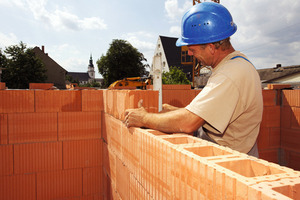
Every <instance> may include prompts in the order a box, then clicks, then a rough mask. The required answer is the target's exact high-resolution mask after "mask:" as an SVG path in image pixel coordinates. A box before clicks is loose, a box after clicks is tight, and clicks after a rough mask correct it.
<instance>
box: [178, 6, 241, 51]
mask: <svg viewBox="0 0 300 200" xmlns="http://www.w3.org/2000/svg"><path fill="white" fill-rule="evenodd" d="M236 30H237V26H236V24H235V23H233V20H232V16H231V14H230V13H229V11H228V10H227V9H226V8H225V7H224V6H222V5H221V4H218V3H215V2H203V3H199V4H196V5H195V6H193V7H192V8H191V9H190V10H188V11H187V12H186V13H185V15H184V16H183V17H182V22H181V37H180V38H179V39H178V40H177V42H176V46H187V45H193V44H207V43H212V42H218V41H221V40H223V39H226V38H228V37H230V36H231V35H233V34H234V33H235V32H236Z"/></svg>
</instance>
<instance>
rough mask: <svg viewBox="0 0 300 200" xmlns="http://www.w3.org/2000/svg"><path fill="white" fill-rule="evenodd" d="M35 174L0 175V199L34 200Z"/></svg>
mask: <svg viewBox="0 0 300 200" xmlns="http://www.w3.org/2000/svg"><path fill="white" fill-rule="evenodd" d="M35 179H36V176H35V174H24V175H14V176H1V177H0V199H3V200H19V199H22V200H23V199H24V200H32V199H33V200H34V199H36V180H35Z"/></svg>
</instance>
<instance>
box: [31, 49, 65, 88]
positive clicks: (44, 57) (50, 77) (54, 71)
mask: <svg viewBox="0 0 300 200" xmlns="http://www.w3.org/2000/svg"><path fill="white" fill-rule="evenodd" d="M33 51H34V53H35V55H36V56H37V57H38V58H39V59H41V61H42V62H43V63H44V65H45V68H46V69H47V72H46V75H47V80H46V81H45V82H46V83H53V84H54V86H55V87H57V88H59V89H66V83H65V82H66V80H65V77H66V74H67V70H65V69H64V68H63V67H61V66H60V65H59V64H57V63H56V62H55V61H54V60H53V59H52V58H51V57H49V56H48V53H45V47H44V46H42V49H40V48H39V47H34V48H33Z"/></svg>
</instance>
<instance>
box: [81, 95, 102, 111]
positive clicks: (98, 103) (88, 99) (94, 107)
mask: <svg viewBox="0 0 300 200" xmlns="http://www.w3.org/2000/svg"><path fill="white" fill-rule="evenodd" d="M81 93H82V111H103V110H104V106H103V90H82V91H81Z"/></svg>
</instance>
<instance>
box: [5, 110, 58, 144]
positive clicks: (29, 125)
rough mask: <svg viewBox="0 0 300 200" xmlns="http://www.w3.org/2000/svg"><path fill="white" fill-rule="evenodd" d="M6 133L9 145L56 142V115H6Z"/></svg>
mask: <svg viewBox="0 0 300 200" xmlns="http://www.w3.org/2000/svg"><path fill="white" fill-rule="evenodd" d="M8 131H9V132H8V139H9V143H10V144H14V143H26V142H39V141H57V114H56V113H18V114H8Z"/></svg>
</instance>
